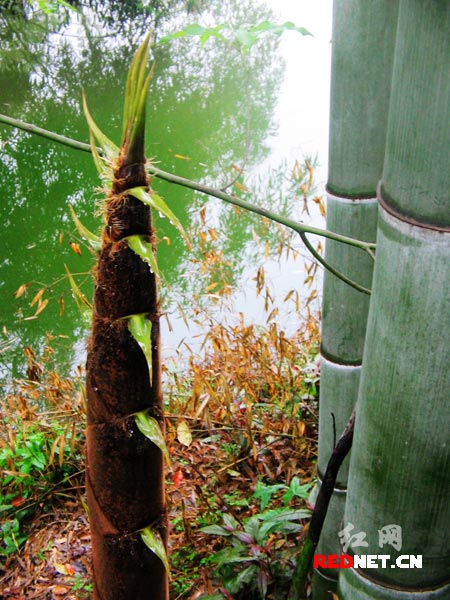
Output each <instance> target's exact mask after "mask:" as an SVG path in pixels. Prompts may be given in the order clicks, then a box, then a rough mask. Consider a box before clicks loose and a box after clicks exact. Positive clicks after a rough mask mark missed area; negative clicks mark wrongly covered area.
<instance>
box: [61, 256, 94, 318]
mask: <svg viewBox="0 0 450 600" xmlns="http://www.w3.org/2000/svg"><path fill="white" fill-rule="evenodd" d="M64 268H65V269H66V273H67V277H68V278H69V283H70V287H71V289H72V295H73V298H74V300H75V302H76V305H77V306H78V310H79V311H80V313H81V316H82V317H83V321H84V322H85V323H86V324H90V323H91V321H92V305H91V303H90V302H89V300H88V299H87V298H86V296H85V295H84V294H83V292H82V291H81V290H80V288H79V287H78V286H77V284H76V282H75V279H74V278H73V276H72V274H71V272H70V271H69V269H68V268H67V265H64Z"/></svg>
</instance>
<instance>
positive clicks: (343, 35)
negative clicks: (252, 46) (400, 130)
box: [313, 0, 398, 600]
mask: <svg viewBox="0 0 450 600" xmlns="http://www.w3.org/2000/svg"><path fill="white" fill-rule="evenodd" d="M397 10H398V4H397V2H396V1H392V0H383V1H381V2H377V3H373V2H364V1H363V0H335V3H334V12H333V46H332V80H331V106H330V154H329V172H328V183H327V190H328V202H327V229H328V230H331V231H335V232H338V233H340V234H343V235H346V236H350V237H356V238H358V239H364V240H367V241H370V242H374V241H375V239H376V231H377V217H378V206H377V199H376V187H377V183H378V180H379V178H380V177H381V173H382V167H383V158H384V146H385V139H386V128H387V117H388V103H389V89H390V78H391V72H392V60H393V59H392V56H393V45H394V39H395V26H396V17H397ZM325 258H326V260H327V261H328V263H329V264H331V265H332V266H335V267H336V268H337V269H339V271H341V272H343V273H345V274H346V275H347V277H349V278H351V279H352V280H353V281H357V282H358V283H359V284H360V286H361V287H363V288H370V287H371V280H372V272H373V261H371V260H370V259H369V257H368V256H364V255H362V254H361V253H357V252H355V251H354V249H353V248H351V247H350V246H343V245H341V244H337V243H335V241H334V240H327V243H326V253H325ZM377 260H378V258H377ZM360 292H361V290H360V291H357V290H355V289H352V288H351V287H349V286H348V285H346V284H345V282H343V281H342V280H341V279H337V278H336V277H334V275H333V274H332V273H330V270H328V271H327V272H326V273H325V276H324V292H323V308H322V344H321V354H322V359H321V386H320V409H319V457H318V465H317V466H318V479H319V482H320V485H321V486H323V485H324V484H323V481H324V477H325V473H326V469H327V463H328V460H329V457H330V455H332V453H333V447H334V443H335V442H334V436H333V431H334V430H336V429H337V430H338V431H340V430H342V429H343V427H344V426H345V423H346V422H347V421H348V419H349V417H350V415H351V414H352V411H353V408H354V406H355V403H356V398H357V394H358V387H359V380H360V374H361V365H362V356H363V348H364V341H365V332H366V324H367V315H368V310H369V297H368V296H366V295H364V294H361V293H360ZM348 465H349V459H348V458H347V459H346V460H345V462H344V464H343V465H342V468H341V469H340V471H339V474H338V476H337V480H336V483H335V489H334V490H333V493H332V497H331V501H330V506H329V510H328V515H327V518H326V520H325V523H324V527H323V530H322V532H321V539H320V541H319V544H318V547H317V552H318V553H319V554H325V555H329V554H339V553H340V547H339V537H338V533H339V530H340V529H341V523H342V518H343V514H344V508H345V500H346V490H347V478H348ZM320 489H322V487H321V488H320ZM338 573H339V570H338V569H327V570H321V569H319V568H318V569H317V570H316V571H315V574H314V577H313V597H314V600H321V599H323V600H328V599H329V598H330V590H331V591H336V588H337V578H338ZM330 579H331V582H330Z"/></svg>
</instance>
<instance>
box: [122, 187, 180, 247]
mask: <svg viewBox="0 0 450 600" xmlns="http://www.w3.org/2000/svg"><path fill="white" fill-rule="evenodd" d="M127 193H128V194H131V195H132V196H134V197H135V198H137V199H138V200H140V201H141V202H143V203H144V204H147V205H148V206H150V207H151V208H153V209H155V210H156V211H158V213H159V214H160V215H161V216H163V217H167V218H168V219H169V221H170V222H171V223H172V225H173V226H174V227H176V229H178V231H179V233H180V234H181V235H182V237H183V239H184V241H185V242H186V245H187V246H188V248H190V247H191V243H190V241H189V238H188V236H187V233H186V232H185V230H184V228H183V225H182V224H181V222H180V220H179V219H178V217H176V216H175V215H174V213H173V212H172V211H171V210H170V208H169V207H168V206H167V204H166V203H165V202H164V200H163V199H162V198H161V196H160V195H159V194H157V193H156V192H153V191H149V190H148V188H145V187H135V188H132V189H131V190H127Z"/></svg>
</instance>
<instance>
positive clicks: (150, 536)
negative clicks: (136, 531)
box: [141, 527, 170, 573]
mask: <svg viewBox="0 0 450 600" xmlns="http://www.w3.org/2000/svg"><path fill="white" fill-rule="evenodd" d="M141 537H142V541H143V542H144V544H145V545H146V546H147V548H148V549H149V550H151V551H152V552H153V554H156V556H157V557H158V558H159V559H160V561H161V562H162V563H163V565H164V566H165V568H166V571H167V573H170V567H169V560H168V558H167V553H166V549H165V547H164V543H163V541H162V539H161V536H160V534H159V533H158V532H157V531H155V530H153V529H151V528H150V527H146V528H145V529H141Z"/></svg>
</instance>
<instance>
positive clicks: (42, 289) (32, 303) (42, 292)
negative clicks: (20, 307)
mask: <svg viewBox="0 0 450 600" xmlns="http://www.w3.org/2000/svg"><path fill="white" fill-rule="evenodd" d="M44 292H45V288H41V289H40V290H39V291H38V293H37V294H36V296H35V297H34V298H33V300H32V301H31V302H30V306H34V305H35V304H36V302H39V303H40V301H41V299H42V296H43V295H44Z"/></svg>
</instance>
